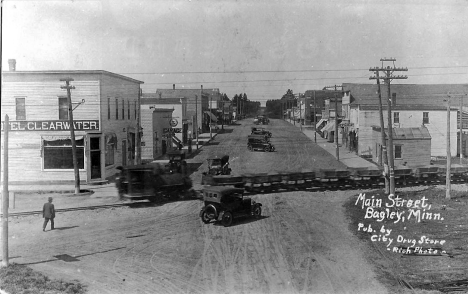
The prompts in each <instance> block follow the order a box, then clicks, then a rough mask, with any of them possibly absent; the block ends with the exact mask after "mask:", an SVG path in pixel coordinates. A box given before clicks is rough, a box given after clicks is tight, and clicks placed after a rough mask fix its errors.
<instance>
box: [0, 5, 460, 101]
mask: <svg viewBox="0 0 468 294" xmlns="http://www.w3.org/2000/svg"><path fill="white" fill-rule="evenodd" d="M390 57H392V58H395V59H396V61H395V63H394V65H395V66H396V67H404V68H408V71H407V72H399V73H395V74H401V75H407V76H408V78H407V79H404V80H393V81H392V83H410V84H449V83H451V84H462V83H463V84H466V83H468V0H392V1H388V0H385V1H384V0H308V1H299V0H259V1H253V0H248V1H244V0H238V1H234V0H229V1H227V0H225V1H223V0H219V1H211V0H206V1H195V0H180V1H169V0H133V1H127V0H91V1H87V0H73V1H67V0H59V1H56V0H41V1H30V0H16V1H15V0H4V1H3V11H2V70H8V59H16V62H17V64H16V69H17V70H18V71H29V70H106V71H110V72H114V73H118V74H122V75H125V76H128V77H131V78H134V79H137V80H140V81H143V82H144V84H142V89H143V92H155V91H156V89H168V88H172V85H173V84H175V85H176V88H187V89H190V88H200V87H201V85H203V88H205V89H211V88H218V89H219V90H220V92H222V93H226V94H227V95H228V97H229V98H232V97H233V96H234V95H235V94H240V93H246V94H247V96H248V99H249V100H251V101H260V102H261V103H262V104H263V105H264V104H265V102H266V101H267V100H271V99H280V98H281V97H282V95H283V94H284V93H286V91H287V90H288V89H292V90H293V91H294V93H304V92H305V91H306V90H320V89H322V88H323V87H326V86H334V85H341V84H342V83H375V80H370V79H369V77H370V76H372V75H373V73H372V72H370V71H369V68H371V67H378V66H382V65H384V66H388V65H390V66H393V63H388V62H385V63H382V62H381V61H380V59H381V58H390Z"/></svg>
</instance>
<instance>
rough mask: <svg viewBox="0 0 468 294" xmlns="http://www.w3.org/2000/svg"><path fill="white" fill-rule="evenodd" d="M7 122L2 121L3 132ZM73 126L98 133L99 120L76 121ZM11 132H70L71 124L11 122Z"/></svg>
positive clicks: (44, 121)
mask: <svg viewBox="0 0 468 294" xmlns="http://www.w3.org/2000/svg"><path fill="white" fill-rule="evenodd" d="M4 124H5V122H3V121H2V131H3V130H4V127H5V126H4ZM73 126H74V127H75V130H76V131H98V130H99V121H98V120H75V121H73ZM8 130H10V131H69V130H70V122H68V121H64V120H43V121H10V122H9V128H8Z"/></svg>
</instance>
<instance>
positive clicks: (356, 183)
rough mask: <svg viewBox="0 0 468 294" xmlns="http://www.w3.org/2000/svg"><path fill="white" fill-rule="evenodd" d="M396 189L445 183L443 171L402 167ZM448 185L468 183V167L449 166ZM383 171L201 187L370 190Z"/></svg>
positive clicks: (322, 172)
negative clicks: (449, 180)
mask: <svg viewBox="0 0 468 294" xmlns="http://www.w3.org/2000/svg"><path fill="white" fill-rule="evenodd" d="M394 177H395V184H396V185H397V186H400V187H401V186H406V185H421V184H438V183H441V182H444V181H445V169H444V168H443V167H441V166H432V165H431V166H421V167H413V168H411V167H406V166H398V167H395V169H394ZM451 177H452V182H455V183H468V167H466V166H457V165H455V166H452V168H451ZM384 182H385V178H384V173H383V170H381V169H378V168H377V167H376V168H357V169H319V170H303V171H300V172H271V173H267V174H266V173H261V174H244V175H241V176H230V175H228V176H222V177H221V176H213V177H212V180H210V181H209V182H207V181H204V183H202V184H205V185H213V186H216V185H235V186H236V187H242V188H244V189H245V190H246V191H247V192H250V193H265V192H272V191H279V190H288V191H293V190H314V189H317V190H320V189H330V190H334V189H355V188H365V187H367V188H371V187H378V186H382V185H384Z"/></svg>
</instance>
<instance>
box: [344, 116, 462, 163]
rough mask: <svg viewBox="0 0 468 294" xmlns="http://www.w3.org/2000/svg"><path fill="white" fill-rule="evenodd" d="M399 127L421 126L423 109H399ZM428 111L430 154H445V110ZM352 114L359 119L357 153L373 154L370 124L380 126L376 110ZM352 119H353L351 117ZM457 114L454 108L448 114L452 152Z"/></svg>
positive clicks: (385, 117)
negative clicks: (430, 141) (356, 115)
mask: <svg viewBox="0 0 468 294" xmlns="http://www.w3.org/2000/svg"><path fill="white" fill-rule="evenodd" d="M398 112H399V113H400V127H405V128H411V127H413V128H414V127H421V125H422V115H423V114H422V113H423V111H406V110H400V111H398ZM428 112H429V124H425V125H424V126H426V127H427V129H428V130H429V133H430V135H431V138H432V144H431V155H432V156H446V155H447V148H446V146H447V142H446V141H447V113H446V112H445V111H440V110H434V111H428ZM353 114H358V115H359V119H358V120H357V121H358V124H357V127H358V128H359V141H358V143H359V149H358V150H359V151H358V152H359V155H372V154H375V146H374V141H373V139H372V126H380V118H379V113H378V111H364V110H360V111H359V112H357V113H355V112H352V115H353ZM383 117H384V124H385V128H387V126H388V123H387V122H388V119H387V118H388V116H387V113H386V112H385V111H384V113H383ZM353 120H354V119H353ZM456 126H457V115H456V110H452V111H451V116H450V150H451V153H452V154H456V152H457V128H456Z"/></svg>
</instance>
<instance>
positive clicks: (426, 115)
mask: <svg viewBox="0 0 468 294" xmlns="http://www.w3.org/2000/svg"><path fill="white" fill-rule="evenodd" d="M423 124H429V112H428V111H423Z"/></svg>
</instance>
